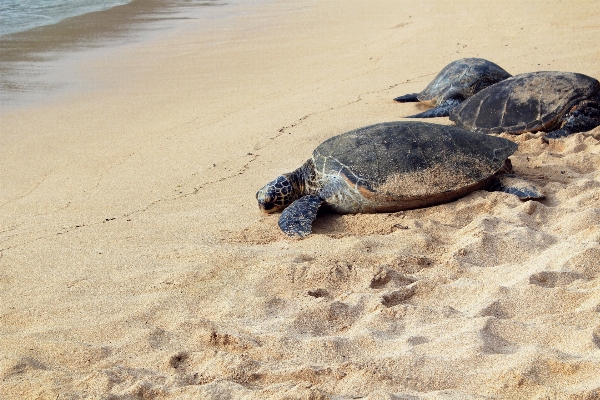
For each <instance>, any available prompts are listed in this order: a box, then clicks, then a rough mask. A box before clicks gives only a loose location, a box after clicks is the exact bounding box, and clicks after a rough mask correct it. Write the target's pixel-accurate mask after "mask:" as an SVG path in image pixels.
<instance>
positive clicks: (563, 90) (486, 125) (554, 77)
mask: <svg viewBox="0 0 600 400" xmlns="http://www.w3.org/2000/svg"><path fill="white" fill-rule="evenodd" d="M450 120H452V121H454V122H455V123H456V125H457V126H459V127H462V128H465V129H467V130H470V131H474V132H481V133H501V132H508V133H512V134H520V133H524V132H537V131H545V132H549V133H548V134H547V135H546V136H545V137H546V138H559V137H561V136H566V135H570V134H572V133H576V132H584V131H588V130H590V129H593V128H595V127H596V126H598V125H600V82H598V80H596V79H594V78H592V77H589V76H587V75H583V74H577V73H573V72H552V71H550V72H549V71H541V72H530V73H526V74H520V75H515V76H513V77H512V78H510V79H507V80H505V81H503V82H500V83H497V84H495V85H494V86H492V87H489V88H487V89H484V90H482V91H481V92H479V93H477V94H476V95H474V96H473V97H471V98H469V99H467V100H465V101H464V102H463V103H461V104H460V105H459V106H457V107H456V108H455V109H453V110H452V112H451V113H450Z"/></svg>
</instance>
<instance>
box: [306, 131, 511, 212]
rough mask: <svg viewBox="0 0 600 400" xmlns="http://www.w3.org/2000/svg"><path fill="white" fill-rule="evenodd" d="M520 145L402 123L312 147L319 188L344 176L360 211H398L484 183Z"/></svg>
mask: <svg viewBox="0 0 600 400" xmlns="http://www.w3.org/2000/svg"><path fill="white" fill-rule="evenodd" d="M517 147H518V145H517V144H516V143H514V142H512V141H510V140H506V139H504V138H500V137H495V136H487V135H481V134H477V133H472V132H468V131H466V130H464V129H460V128H456V127H454V126H448V125H438V124H431V123H425V122H409V121H399V122H387V123H381V124H377V125H371V126H367V127H363V128H359V129H356V130H353V131H350V132H346V133H344V134H341V135H338V136H334V137H332V138H330V139H328V140H326V141H325V142H323V143H322V144H320V145H319V146H318V147H317V148H316V149H315V150H314V152H313V163H314V167H315V172H316V175H317V176H316V179H317V180H318V181H320V182H322V184H321V186H323V187H326V186H327V182H328V181H329V180H331V179H332V178H338V177H341V178H342V179H343V180H345V181H346V183H347V184H348V185H349V188H350V189H349V190H352V188H353V189H355V190H356V191H357V192H359V193H360V194H361V195H362V196H363V197H364V199H366V200H365V203H366V206H365V207H363V208H361V209H360V210H359V211H361V212H377V211H394V210H401V209H408V208H416V207H424V206H428V205H434V204H440V203H443V202H447V201H451V200H453V199H456V198H458V197H461V196H464V195H466V194H468V193H469V192H471V191H473V190H476V189H479V188H481V187H483V186H484V185H485V184H486V183H487V182H489V180H490V179H491V178H492V177H493V175H494V174H495V173H496V172H498V171H499V170H500V169H501V168H502V167H503V165H504V162H505V160H506V159H507V158H508V157H509V156H510V155H511V154H513V153H514V151H515V150H516V149H517ZM326 201H328V200H327V199H326ZM334 208H335V207H334ZM338 211H342V212H343V211H344V210H341V209H340V210H338ZM353 212H356V210H355V211H353Z"/></svg>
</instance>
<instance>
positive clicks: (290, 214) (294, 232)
mask: <svg viewBox="0 0 600 400" xmlns="http://www.w3.org/2000/svg"><path fill="white" fill-rule="evenodd" d="M321 204H323V199H322V198H321V197H320V196H319V195H316V194H310V195H308V196H304V197H301V198H299V199H298V200H296V201H294V202H293V203H292V204H290V206H289V207H287V208H286V209H285V210H283V212H282V213H281V217H279V227H280V228H281V230H282V231H283V232H284V233H285V234H286V235H288V236H296V237H305V236H308V235H310V233H311V231H312V230H311V225H312V223H313V221H314V220H315V218H317V211H319V207H320V206H321Z"/></svg>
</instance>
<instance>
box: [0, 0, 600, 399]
mask: <svg viewBox="0 0 600 400" xmlns="http://www.w3.org/2000/svg"><path fill="white" fill-rule="evenodd" d="M550 4H551V5H552V6H550ZM245 11H246V12H245V13H244V12H240V13H239V14H237V15H235V16H232V17H231V20H230V21H228V23H227V24H219V23H217V22H218V21H213V22H214V23H215V24H214V25H212V26H210V29H208V26H207V25H206V24H203V23H202V20H201V19H198V20H187V19H186V20H182V21H181V26H180V27H179V28H178V29H176V30H173V31H169V34H165V35H162V34H153V35H151V37H150V36H149V37H148V38H149V39H148V40H146V39H143V38H142V39H141V40H135V41H132V42H131V43H121V44H120V45H119V46H114V47H108V48H103V49H98V51H97V52H90V53H85V54H87V55H86V56H85V57H79V58H78V59H77V60H76V62H74V63H71V62H70V61H69V69H68V71H69V74H71V73H72V74H73V79H74V80H76V82H77V85H74V86H73V88H74V90H69V91H65V92H63V93H62V94H61V96H60V97H57V98H53V99H51V100H48V101H38V102H32V103H29V104H27V105H23V106H20V107H15V108H10V109H7V110H2V111H1V113H0V119H1V125H0V130H1V134H0V170H1V171H3V172H2V174H0V180H1V181H0V187H2V190H1V191H0V377H1V380H0V397H2V398H6V399H22V398H39V399H56V398H59V399H77V398H98V399H101V398H113V399H133V398H144V399H187V398H203V399H225V398H233V399H290V398H291V399H329V398H331V399H352V398H367V399H372V400H373V399H440V398H442V399H469V398H498V399H514V398H524V399H530V398H539V399H542V398H569V399H594V398H598V396H599V395H600V292H599V285H600V281H599V277H598V273H599V266H598V259H599V257H600V243H599V240H600V230H599V228H598V226H599V224H600V208H599V207H598V204H599V201H600V172H599V168H600V145H599V141H598V140H599V139H600V130H598V129H595V130H593V131H591V132H586V133H580V134H576V135H573V136H570V137H568V138H566V139H564V140H560V141H556V142H552V143H551V144H550V145H548V144H545V143H544V142H542V141H541V140H540V137H539V136H540V135H539V134H525V135H521V136H518V137H513V136H508V135H504V136H505V137H507V138H510V139H512V140H515V141H517V142H518V143H519V150H518V151H517V152H516V153H515V155H514V156H512V157H511V159H512V164H513V166H514V168H515V170H516V172H517V173H518V174H519V175H521V176H523V177H526V178H528V179H530V180H531V181H533V182H535V183H536V184H537V185H538V186H540V187H541V188H542V190H543V191H544V192H545V193H546V195H547V198H546V200H543V201H540V202H535V201H528V202H521V201H519V200H518V199H517V198H516V197H514V196H512V195H508V194H504V193H499V192H487V191H476V192H474V193H472V194H470V195H468V196H466V197H464V198H462V199H459V200H457V201H455V202H452V203H448V204H444V205H440V206H436V207H429V208H425V209H419V210H411V211H405V212H400V213H393V214H370V215H345V216H343V215H336V214H324V215H320V216H319V218H318V219H317V221H316V222H315V224H314V234H313V235H312V236H310V237H308V238H307V239H304V240H292V239H289V238H287V237H285V236H284V235H283V234H282V233H281V232H280V231H279V229H278V228H277V217H278V216H277V215H264V214H260V213H259V211H258V209H257V205H256V199H255V197H254V196H255V193H256V191H257V190H258V189H259V188H260V187H262V186H263V185H264V184H265V183H266V182H268V181H269V180H271V179H273V178H274V177H276V176H277V175H279V174H281V173H282V172H288V171H291V170H293V169H295V168H297V167H298V166H300V165H301V164H302V163H303V162H304V161H305V160H306V159H307V158H308V157H309V156H310V154H311V152H312V149H313V148H314V147H315V146H317V145H318V144H319V143H320V142H321V141H323V140H325V139H327V138H329V137H331V136H333V135H335V134H338V133H342V132H345V131H348V130H350V129H354V128H357V127H360V126H364V125H369V124H373V123H378V122H383V121H394V120H398V119H401V118H402V117H403V116H406V115H411V114H414V113H415V112H419V111H422V110H424V109H425V108H423V107H421V106H418V105H415V104H399V103H395V102H393V101H392V99H393V98H394V97H396V96H399V95H402V94H405V93H412V92H416V91H419V90H421V89H423V88H424V87H425V86H426V85H427V83H428V82H429V81H430V80H431V79H432V78H433V76H435V74H436V73H437V72H438V71H439V70H440V69H441V68H442V67H443V66H445V65H446V64H447V63H449V62H450V61H453V60H455V59H457V58H462V57H483V58H487V59H489V60H492V61H494V62H496V63H497V64H499V65H500V66H502V67H503V68H504V69H506V70H507V71H508V72H510V73H512V74H517V73H521V72H527V71H534V70H541V69H543V70H567V71H574V72H580V73H584V74H588V75H591V76H594V77H600V67H599V66H598V64H597V61H596V60H597V59H598V56H599V53H600V50H597V49H596V47H597V46H596V45H595V39H596V38H597V37H599V34H600V26H599V25H598V24H597V18H598V15H599V14H600V6H598V5H596V3H592V2H580V3H579V5H578V6H573V5H572V4H570V3H569V4H566V3H565V4H562V3H561V4H556V3H547V2H542V1H537V2H528V3H522V2H508V3H506V2H503V3H493V4H492V3H486V6H485V7H474V6H473V3H472V2H461V1H454V2H446V1H427V2H413V1H379V2H376V3H367V2H360V1H344V2H341V1H333V2H316V1H311V2H308V3H307V2H299V1H290V2H265V3H263V4H257V5H253V6H252V7H250V6H249V7H248V8H247V10H245ZM150 39H151V40H150ZM74 54H75V55H76V54H83V53H74ZM88 55H89V56H88ZM76 58H77V57H76ZM70 60H72V59H70ZM432 122H437V123H441V124H449V123H450V122H449V121H448V119H447V118H438V119H435V120H433V121H432Z"/></svg>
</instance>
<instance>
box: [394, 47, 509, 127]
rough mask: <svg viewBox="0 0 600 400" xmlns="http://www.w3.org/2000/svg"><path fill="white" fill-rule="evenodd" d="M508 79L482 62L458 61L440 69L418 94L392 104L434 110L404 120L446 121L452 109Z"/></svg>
mask: <svg viewBox="0 0 600 400" xmlns="http://www.w3.org/2000/svg"><path fill="white" fill-rule="evenodd" d="M510 77H511V75H510V74H509V73H508V72H506V71H505V70H503V69H502V68H500V67H499V66H498V65H496V64H494V63H493V62H491V61H488V60H484V59H483V58H461V59H460V60H456V61H453V62H451V63H450V64H448V65H446V66H445V67H444V69H442V70H441V71H440V73H439V74H437V76H436V77H435V78H433V80H432V81H431V82H430V83H429V85H427V87H426V88H425V89H423V91H422V92H420V93H411V94H405V95H404V96H400V97H396V98H395V99H394V100H396V101H398V102H400V103H406V102H415V101H420V102H421V103H423V104H425V105H428V106H432V107H434V108H432V109H430V110H427V111H424V112H422V113H420V114H415V115H410V116H408V117H406V118H432V117H447V116H448V114H449V113H450V110H452V109H453V108H454V107H456V106H457V105H458V104H460V102H462V101H463V100H465V99H467V98H469V97H471V96H473V95H474V94H475V93H477V92H479V91H480V90H482V89H484V88H486V87H488V86H491V85H493V84H495V83H497V82H500V81H503V80H505V79H507V78H510Z"/></svg>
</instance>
